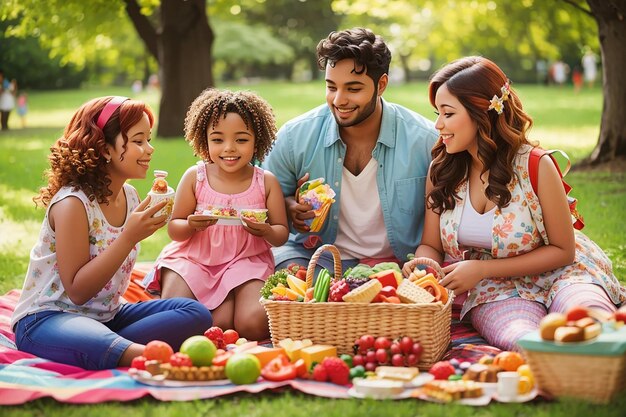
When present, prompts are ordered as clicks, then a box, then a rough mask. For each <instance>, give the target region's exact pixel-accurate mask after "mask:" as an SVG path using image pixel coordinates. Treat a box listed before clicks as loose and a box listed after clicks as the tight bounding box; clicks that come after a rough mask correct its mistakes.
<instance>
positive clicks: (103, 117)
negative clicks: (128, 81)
mask: <svg viewBox="0 0 626 417" xmlns="http://www.w3.org/2000/svg"><path fill="white" fill-rule="evenodd" d="M126 100H128V97H122V96H115V97H113V98H112V99H111V100H109V102H108V103H107V104H106V106H104V109H102V111H101V112H100V116H98V121H97V122H96V125H97V126H98V127H99V128H100V129H104V126H105V125H106V124H107V122H108V121H109V119H110V118H111V115H112V114H113V112H114V111H115V110H117V108H118V107H119V106H121V105H122V103H123V102H125V101H126Z"/></svg>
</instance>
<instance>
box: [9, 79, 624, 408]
mask: <svg viewBox="0 0 626 417" xmlns="http://www.w3.org/2000/svg"><path fill="white" fill-rule="evenodd" d="M225 87H230V88H233V89H250V90H252V91H255V92H257V93H259V94H261V95H262V96H263V97H264V98H266V99H267V100H268V101H269V102H270V104H272V106H273V107H274V110H275V113H276V118H277V121H278V124H279V126H280V125H282V124H283V123H284V122H285V121H287V120H289V119H290V118H292V117H294V116H297V115H299V114H301V113H302V112H304V111H306V110H308V109H310V108H312V107H314V106H316V105H318V104H322V103H323V102H324V97H323V94H324V92H323V85H322V82H321V81H320V82H314V83H307V84H287V83H276V82H267V83H260V84H253V85H248V86H225ZM516 88H517V89H518V91H519V93H520V95H521V97H522V99H523V101H524V104H525V108H526V110H527V111H528V112H529V113H530V114H531V115H532V116H533V117H534V119H535V127H534V128H533V130H532V132H531V138H532V139H535V140H540V141H541V143H542V145H544V146H545V147H552V148H554V147H558V148H561V149H564V150H565V151H566V152H567V153H568V154H569V155H570V156H571V157H572V160H573V161H574V162H575V161H579V160H581V159H582V158H584V157H585V156H587V155H588V154H589V153H590V152H591V150H592V149H593V147H594V145H595V143H596V142H597V138H598V133H599V123H600V116H601V108H602V95H601V90H600V89H594V90H583V91H582V92H581V93H579V94H575V93H574V92H573V90H572V89H571V88H562V89H559V88H547V87H543V86H526V85H520V86H516ZM109 94H129V92H128V91H127V90H124V89H85V90H75V91H63V92H58V91H56V92H31V93H30V94H29V99H30V102H29V109H30V112H29V114H28V127H27V128H26V129H19V120H18V118H17V116H16V115H15V114H13V115H12V119H11V127H12V128H14V129H13V130H11V131H9V132H2V133H0V293H4V292H6V291H8V290H10V289H12V288H19V287H21V285H22V280H23V277H24V273H25V271H26V268H27V265H28V254H29V251H30V249H31V247H32V246H33V244H34V243H35V241H36V239H37V235H38V233H39V227H40V224H41V221H42V218H43V210H41V209H35V208H34V204H33V202H32V197H33V196H34V195H35V194H36V193H37V190H38V188H39V187H41V186H42V185H43V180H42V173H43V171H44V169H45V168H46V167H47V160H46V156H47V153H48V148H49V147H50V145H51V144H52V143H53V142H54V140H55V139H56V138H57V137H59V136H60V135H61V134H62V132H63V127H64V125H65V124H66V123H67V122H68V121H69V119H70V117H71V115H72V113H73V111H74V110H75V109H76V108H77V107H78V106H79V105H80V104H82V103H83V102H85V101H86V100H88V99H89V98H92V97H96V96H100V95H109ZM138 98H141V99H143V100H145V101H147V102H148V103H149V104H150V105H151V106H153V108H155V109H156V108H157V107H158V96H157V95H156V94H155V93H149V92H146V93H142V94H140V96H139V97H138ZM385 98H386V99H387V100H389V101H393V102H397V103H400V104H403V105H406V106H407V107H409V108H411V109H414V110H416V111H418V112H420V113H422V114H424V115H425V116H426V117H428V118H431V119H434V113H433V110H432V108H431V107H430V104H429V103H428V100H427V85H426V84H425V83H415V84H410V85H391V86H390V87H389V88H388V89H387V91H386V93H385ZM153 144H154V145H155V148H156V152H155V154H154V157H153V163H152V168H153V169H165V170H167V171H169V173H170V177H169V178H171V182H172V183H174V184H176V183H177V182H178V180H179V178H180V177H181V175H182V173H183V172H184V171H185V169H186V168H188V167H189V166H191V165H192V164H193V163H194V162H195V158H194V157H193V155H192V152H191V149H190V148H189V146H188V145H187V143H186V142H185V141H184V140H182V138H180V139H174V140H165V139H162V138H155V139H154V141H153ZM625 176H626V174H624V173H623V172H622V173H615V172H613V173H611V172H607V171H573V172H571V173H570V174H568V176H567V180H568V182H569V183H570V185H572V186H573V187H574V190H573V193H572V194H573V195H574V196H576V197H577V198H578V199H579V201H580V202H579V208H580V211H581V212H582V213H583V215H584V216H585V220H586V223H587V226H586V228H585V233H586V234H587V235H589V236H590V237H591V238H592V239H594V240H595V241H596V242H597V243H598V244H599V245H600V246H601V247H602V248H603V249H604V250H605V251H606V252H607V253H608V255H609V257H610V258H611V260H612V261H613V266H614V269H615V271H616V275H617V276H618V277H619V278H621V279H622V281H624V280H625V278H626V228H625V227H624V225H623V221H624V218H626V216H625V214H626V209H625V208H624V207H626V181H625V179H626V178H624V177H625ZM150 183H151V179H150V178H147V179H146V180H142V181H133V185H135V187H137V189H138V190H139V193H140V195H145V194H146V193H147V192H148V189H149V187H150ZM167 242H168V237H167V234H166V232H165V231H164V230H161V231H159V232H157V233H156V234H155V235H153V236H152V237H150V238H149V239H147V240H146V241H144V242H143V244H142V251H141V254H140V260H153V259H154V258H155V257H156V256H157V255H158V253H159V251H160V250H161V248H162V247H163V246H164V245H165V244H166V243H167ZM581 366H584V365H581ZM392 406H393V415H394V416H447V415H454V416H466V415H467V416H469V415H472V416H474V415H476V416H490V417H491V416H511V415H515V416H531V415H533V416H568V417H569V416H587V415H591V414H594V415H596V416H598V417H601V416H607V417H608V416H618V415H622V414H623V410H624V409H626V398H622V399H621V400H619V401H618V402H615V403H613V404H611V405H607V406H598V407H593V408H592V406H591V405H589V404H586V403H582V402H579V401H574V400H567V401H566V400H564V401H560V402H555V403H538V404H532V405H528V404H526V405H505V404H492V405H490V406H489V407H484V408H478V409H474V408H471V407H463V406H454V405H446V406H440V405H435V404H428V403H424V402H417V401H411V400H407V401H400V402H394V403H393V405H391V403H389V402H375V401H351V400H327V399H319V398H316V397H311V396H307V395H304V394H299V393H296V392H286V393H282V394H272V393H264V394H262V395H247V394H246V395H243V394H240V395H235V396H228V397H225V398H220V399H216V400H210V401H206V400H205V401H192V402H181V403H179V402H173V403H161V402H158V401H155V400H152V399H149V398H146V399H141V400H137V401H134V402H131V403H111V404H98V405H67V404H60V403H57V402H56V401H54V400H50V399H42V400H37V401H34V402H31V403H27V404H25V405H23V406H17V407H5V408H3V410H2V415H3V416H50V415H52V416H64V417H71V416H74V415H76V416H83V415H91V416H100V415H102V416H109V415H115V414H122V413H123V414H124V415H127V416H129V417H135V416H153V415H171V416H187V415H203V416H204V415H207V416H210V415H220V416H221V417H226V416H231V415H232V416H242V415H246V416H247V415H250V416H257V415H258V416H261V415H272V414H275V413H276V411H277V410H281V409H282V410H289V414H290V415H293V416H300V415H312V414H320V415H324V416H334V415H337V416H348V415H358V416H362V415H380V414H382V413H384V414H385V415H387V414H388V413H389V412H390V411H389V410H390V409H391V407H392Z"/></svg>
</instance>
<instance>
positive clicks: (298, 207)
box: [285, 172, 315, 233]
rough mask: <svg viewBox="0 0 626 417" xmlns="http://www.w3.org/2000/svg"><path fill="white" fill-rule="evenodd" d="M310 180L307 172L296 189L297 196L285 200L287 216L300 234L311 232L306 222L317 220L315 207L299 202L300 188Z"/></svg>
mask: <svg viewBox="0 0 626 417" xmlns="http://www.w3.org/2000/svg"><path fill="white" fill-rule="evenodd" d="M308 180H309V173H308V172H307V173H306V174H304V176H303V177H302V178H300V179H299V180H298V188H296V194H295V196H294V197H287V198H285V205H286V207H287V216H289V220H291V224H293V227H294V229H296V230H297V231H298V232H300V233H307V232H308V231H309V230H310V229H309V226H307V225H306V223H305V222H304V221H305V220H308V219H313V218H315V213H314V212H313V207H312V206H311V205H310V204H300V203H299V202H298V195H299V194H300V187H301V186H302V184H304V183H305V182H307V181H308Z"/></svg>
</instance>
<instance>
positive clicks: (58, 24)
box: [0, 0, 626, 160]
mask: <svg viewBox="0 0 626 417" xmlns="http://www.w3.org/2000/svg"><path fill="white" fill-rule="evenodd" d="M625 3H626V1H625V0H586V1H585V0H553V1H541V0H519V1H510V0H471V1H470V0H445V1H433V0H387V1H385V0H298V1H296V0H186V1H183V0H91V1H89V2H83V1H81V0H46V1H43V2H42V1H37V0H4V1H3V2H1V3H0V43H1V45H2V46H1V47H0V68H2V69H3V70H4V71H5V73H6V74H19V83H20V87H21V88H37V89H42V88H68V87H75V86H77V85H85V84H99V85H102V84H105V85H106V84H116V85H130V84H131V83H132V82H133V81H135V80H140V81H141V82H142V84H143V85H147V84H148V83H149V81H150V79H151V75H152V79H154V75H153V74H156V75H158V77H159V79H160V87H161V91H162V96H161V106H160V114H159V127H158V129H159V131H158V134H159V135H160V136H164V137H167V136H176V137H178V136H180V135H181V134H182V120H183V118H184V114H185V112H186V109H187V107H188V105H189V104H190V102H191V101H192V100H193V98H195V97H196V96H197V94H198V93H199V92H200V91H201V90H202V89H204V88H206V87H209V86H214V85H216V84H218V83H219V82H221V81H228V82H232V81H237V80H239V81H241V82H250V81H251V80H254V79H257V78H260V79H287V80H292V81H308V80H315V79H318V78H319V76H320V74H321V73H320V72H319V70H318V69H317V63H316V60H315V46H316V45H317V43H318V41H319V40H320V39H322V38H324V37H326V36H327V35H328V33H329V32H330V31H332V30H335V29H343V28H349V27H354V26H367V27H370V28H372V29H373V30H374V31H375V32H377V33H379V34H381V35H383V37H384V38H385V39H386V40H387V41H388V43H389V44H390V46H391V48H392V49H393V51H392V52H393V54H394V59H393V61H392V65H393V68H392V69H391V74H390V75H391V77H392V81H393V82H407V81H411V80H417V79H422V80H423V79H427V78H428V77H429V76H430V74H432V72H433V71H435V70H436V69H437V68H439V67H440V66H441V65H442V64H444V63H446V62H448V61H450V60H452V59H455V58H458V57H461V56H465V55H483V56H486V57H488V58H490V59H493V60H494V61H495V62H497V63H498V64H499V65H500V66H501V67H502V69H503V70H504V71H505V72H506V73H507V75H508V76H509V77H510V78H511V79H512V81H513V82H514V83H530V82H532V83H548V82H549V81H550V79H549V68H550V64H551V63H552V62H553V61H555V60H558V59H561V60H563V61H564V62H565V63H567V64H568V65H569V67H570V68H572V69H573V68H574V67H576V66H578V65H580V59H581V57H582V54H583V51H584V49H585V48H586V47H589V48H591V49H592V50H593V51H594V52H595V53H596V54H597V55H598V56H601V57H602V59H603V61H602V65H603V69H605V72H604V73H602V71H600V73H601V74H603V76H604V78H605V79H604V93H605V109H604V112H605V115H606V116H607V118H603V121H602V123H603V126H602V130H601V135H600V140H599V145H601V144H602V143H603V142H602V141H603V139H602V138H603V137H604V138H610V140H609V141H608V142H606V144H608V145H604V146H599V148H598V150H597V152H594V154H597V155H595V159H598V160H601V159H606V157H609V158H613V157H615V155H622V156H624V153H625V152H626V149H625V148H626V146H625V142H626V132H625V130H626V127H625V126H626V124H625V122H624V121H623V120H622V119H623V117H615V116H614V111H615V110H613V111H612V110H611V109H616V108H617V109H621V108H624V105H626V103H624V100H626V93H623V91H624V89H625V88H626V79H625V78H624V77H626V75H618V74H617V73H616V72H615V71H608V72H606V70H607V69H610V68H614V67H615V68H622V67H623V64H624V59H626V57H624V53H625V52H624V51H626V49H625V48H623V46H622V47H621V51H622V52H621V53H620V52H619V51H616V45H624V44H625V43H624V41H626V39H623V37H624V34H625V33H626V23H625V22H624V18H623V16H624V15H625V14H626V6H625ZM620 16H621V19H620ZM600 35H602V36H600ZM607 37H608V38H610V40H608V41H607V39H606V38H607ZM601 38H602V39H603V42H602V43H601V42H600V39H601ZM621 73H624V71H621V70H620V74H621ZM9 76H10V75H9ZM607 77H608V78H607ZM607 83H610V84H611V88H609V87H608V85H607ZM617 86H620V87H619V88H618V87H617ZM614 91H619V92H620V94H621V98H620V97H618V96H616V95H615V93H614ZM320 98H321V96H320ZM617 105H619V106H621V107H616V106H617ZM620 111H621V110H620ZM609 119H610V120H609ZM611 122H612V124H611ZM615 123H617V126H616V125H615ZM605 125H606V126H608V127H610V129H609V130H607V128H605ZM609 131H610V133H607V132H609ZM595 159H594V157H593V155H592V160H595Z"/></svg>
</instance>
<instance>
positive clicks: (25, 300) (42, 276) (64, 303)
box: [11, 184, 139, 326]
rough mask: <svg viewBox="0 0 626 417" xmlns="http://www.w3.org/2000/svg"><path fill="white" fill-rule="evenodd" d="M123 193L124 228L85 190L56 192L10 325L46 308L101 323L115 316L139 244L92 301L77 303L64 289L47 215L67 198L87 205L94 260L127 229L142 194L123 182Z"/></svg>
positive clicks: (33, 252) (33, 250) (47, 210)
mask: <svg viewBox="0 0 626 417" xmlns="http://www.w3.org/2000/svg"><path fill="white" fill-rule="evenodd" d="M124 193H125V194H126V210H127V213H126V220H125V222H124V224H123V225H122V226H121V227H116V226H112V225H110V224H109V223H108V221H107V220H106V218H105V217H104V214H103V213H102V210H101V209H100V205H99V204H98V202H97V201H90V200H89V198H87V195H85V193H84V192H83V191H74V190H72V189H71V187H63V188H61V189H60V190H59V191H58V192H57V193H56V194H55V195H54V197H53V198H52V200H51V201H50V204H49V205H48V208H47V209H46V215H45V217H44V219H43V224H42V226H41V231H40V233H39V239H38V241H37V243H36V244H35V246H34V247H33V249H32V251H31V253H30V263H29V265H28V271H27V272H26V279H25V281H24V286H23V288H22V295H21V297H20V300H19V302H18V304H17V306H16V308H15V312H14V313H13V317H12V319H11V326H14V325H15V323H17V321H19V320H20V319H21V318H22V317H25V316H26V315H28V314H32V313H36V312H38V311H46V310H54V311H66V312H69V313H76V314H82V315H84V316H87V317H90V318H93V319H95V320H98V321H101V322H106V321H109V320H111V319H112V318H113V317H114V316H115V314H116V313H117V311H118V309H119V308H120V305H121V302H122V295H123V294H124V292H125V291H126V289H127V288H128V284H129V282H130V274H131V272H132V269H133V266H134V265H135V259H136V258H137V251H138V250H139V243H138V244H136V245H135V247H134V248H133V249H132V250H131V252H130V253H129V254H128V256H127V257H126V259H125V260H124V262H123V263H122V265H121V266H120V268H119V269H118V270H117V271H116V272H115V274H114V275H113V276H112V277H111V280H110V281H109V282H107V284H106V285H105V286H104V287H103V288H102V290H100V292H99V293H98V294H96V296H95V297H93V298H92V299H91V300H89V301H87V302H86V303H85V304H83V305H80V306H78V305H75V304H74V303H73V302H72V301H71V300H70V298H69V297H68V296H67V294H66V293H65V290H64V289H63V283H62V282H61V277H60V275H59V269H58V265H57V259H56V248H55V246H56V240H55V239H56V238H55V233H54V231H53V230H52V228H51V227H50V222H49V221H48V214H49V211H50V207H52V205H53V204H54V203H57V202H59V201H61V200H62V199H64V198H67V197H77V198H78V199H80V201H81V202H82V203H83V205H84V206H85V211H86V213H87V220H88V222H89V255H90V256H91V258H92V259H93V258H95V257H96V256H98V254H100V253H101V252H103V251H104V250H105V249H106V248H107V247H108V246H109V245H110V244H111V243H112V242H113V241H114V240H115V239H117V237H118V236H119V235H120V233H122V231H123V230H124V226H126V221H128V218H129V216H130V214H131V213H132V211H133V210H134V209H135V208H136V207H137V206H138V205H139V196H138V194H137V190H135V188H134V187H133V186H131V185H129V184H124Z"/></svg>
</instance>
